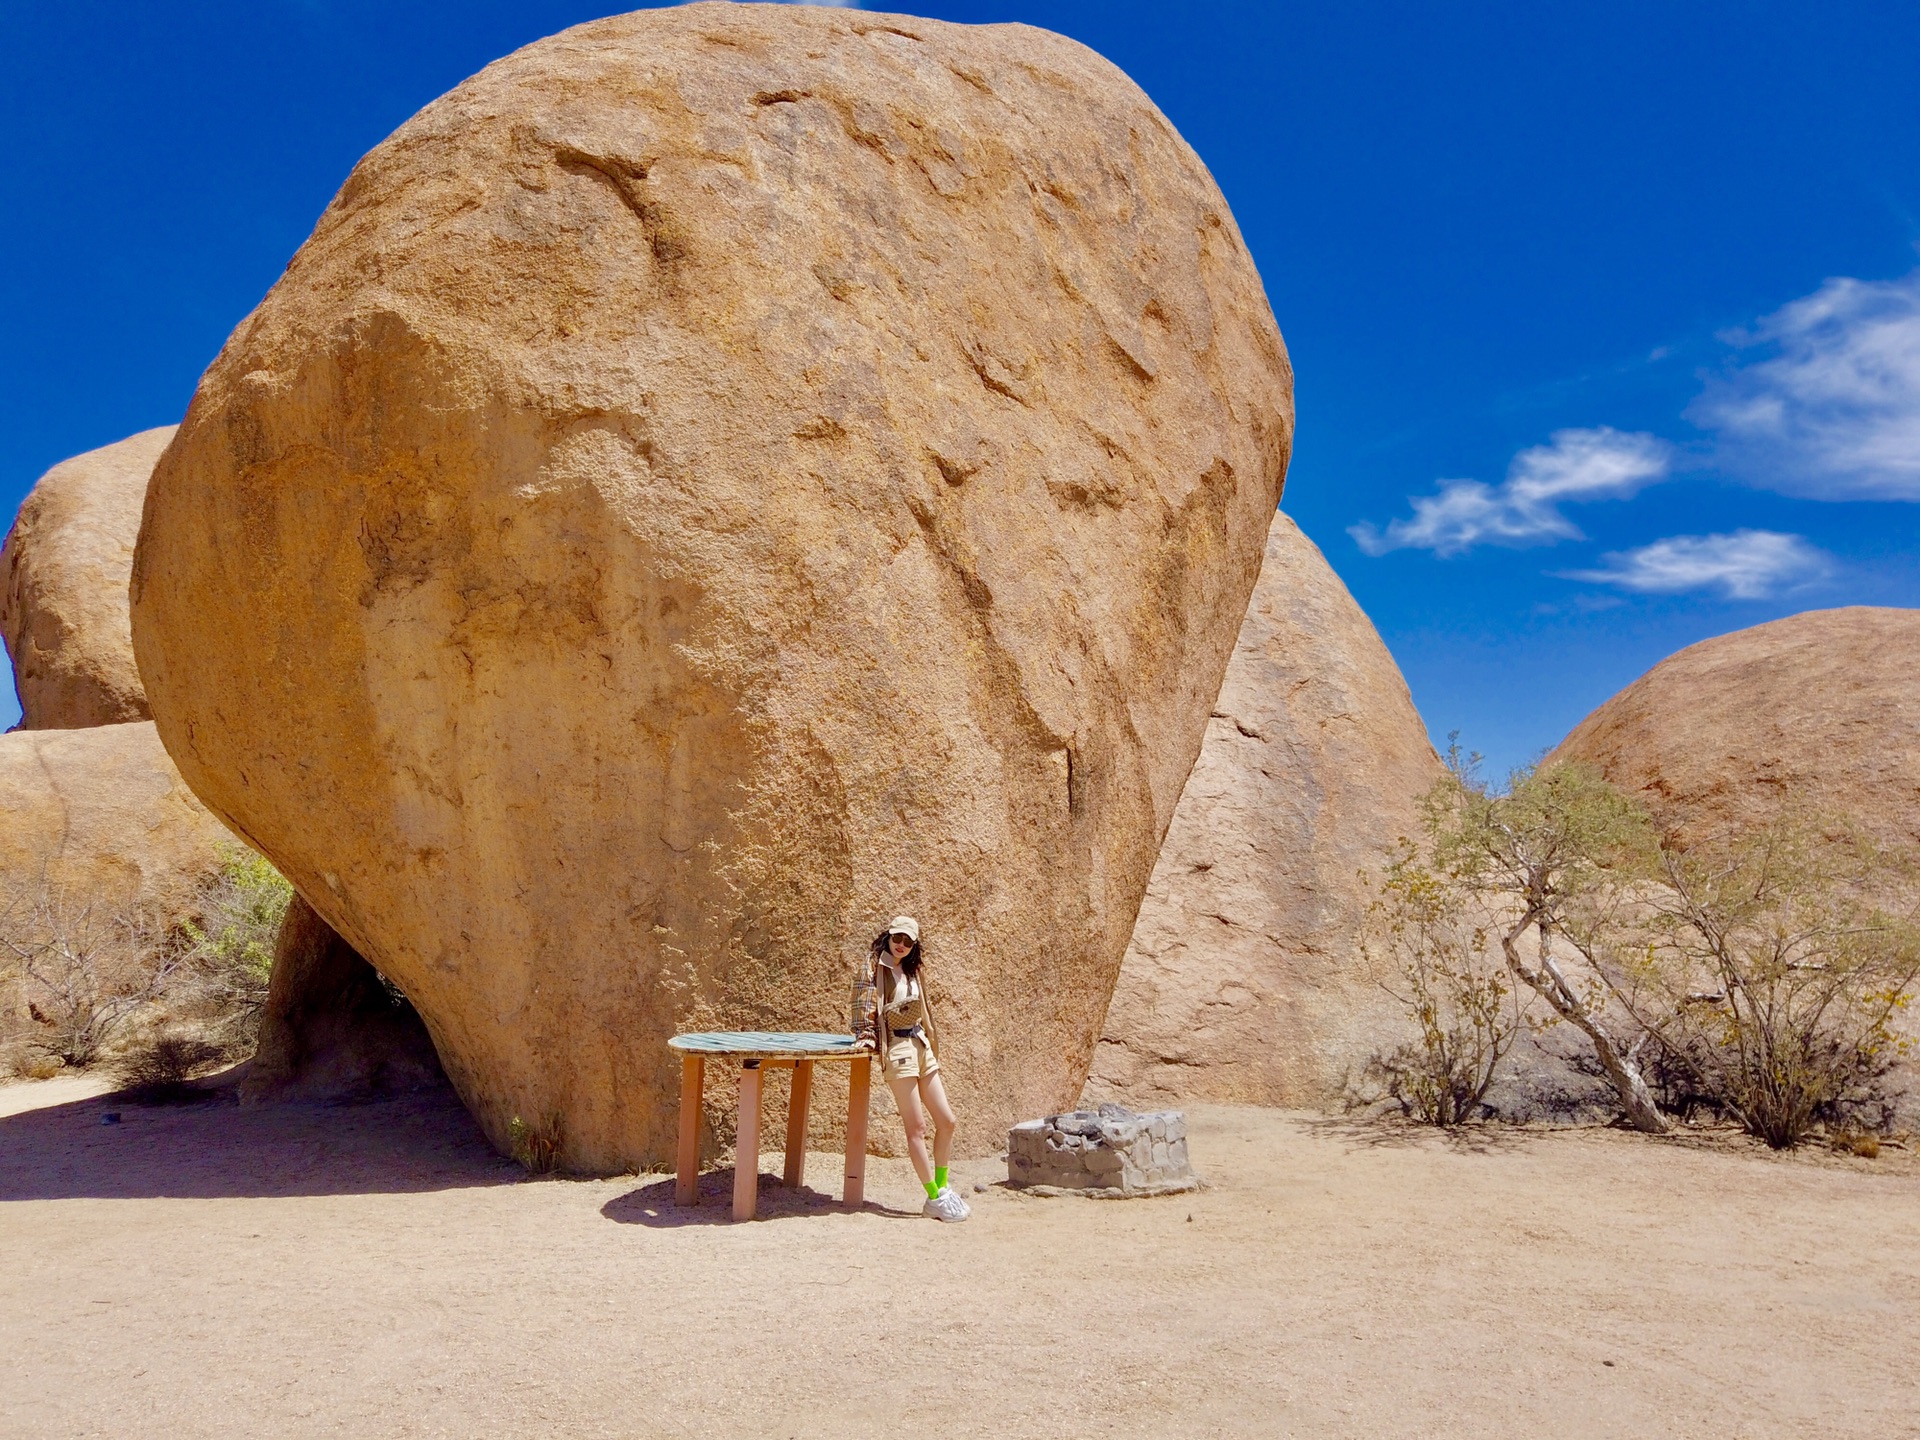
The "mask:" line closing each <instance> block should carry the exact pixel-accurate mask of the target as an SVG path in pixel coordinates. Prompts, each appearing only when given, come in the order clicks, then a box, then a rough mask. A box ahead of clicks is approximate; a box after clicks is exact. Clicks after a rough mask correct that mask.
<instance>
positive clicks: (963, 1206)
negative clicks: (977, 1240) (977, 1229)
mask: <svg viewBox="0 0 1920 1440" xmlns="http://www.w3.org/2000/svg"><path fill="white" fill-rule="evenodd" d="M920 1213H921V1214H922V1215H925V1216H926V1217H927V1218H928V1219H930V1220H964V1219H966V1218H967V1217H968V1216H969V1215H971V1214H972V1213H973V1210H972V1208H971V1207H970V1206H968V1204H967V1202H966V1201H964V1200H962V1199H961V1198H960V1197H959V1196H958V1195H956V1194H955V1193H954V1191H953V1187H952V1186H951V1185H949V1186H947V1187H946V1189H944V1190H942V1191H941V1192H940V1193H939V1194H938V1195H934V1196H931V1197H929V1198H928V1200H927V1203H926V1206H925V1208H924V1209H922V1210H921V1212H920Z"/></svg>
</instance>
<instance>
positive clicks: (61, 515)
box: [0, 425, 174, 730]
mask: <svg viewBox="0 0 1920 1440" xmlns="http://www.w3.org/2000/svg"><path fill="white" fill-rule="evenodd" d="M173 431H174V427H173V426H171V425H164V426H162V427H160V428H159V429H157V430H143V431H141V432H140V433H139V434H138V435H134V436H131V437H129V438H128V439H125V440H122V441H120V442H119V443H118V444H115V445H106V446H102V447H101V448H100V449H98V450H89V451H88V452H87V453H86V454H84V455H76V456H74V457H73V459H71V460H63V461H61V462H60V463H59V464H58V465H56V466H54V467H53V468H52V469H51V470H49V471H47V473H46V474H45V475H42V476H41V477H40V480H39V483H38V484H36V485H35V486H34V487H33V490H32V492H31V493H29V494H28V496H27V498H26V500H25V501H24V502H23V503H22V504H21V506H20V514H19V515H18V517H17V518H16V519H15V520H14V522H13V529H12V531H11V532H10V533H9V534H8V536H7V541H6V545H5V547H4V548H0V638H4V639H5V641H6V646H7V653H8V655H9V656H11V657H12V660H13V676H14V688H15V690H16V691H17V692H18V693H19V697H20V710H21V719H20V726H21V728H22V729H25V730H74V729H80V728H82V727H85V726H90V725H117V724H120V723H122V722H125V721H130V720H145V719H146V718H147V700H146V693H145V692H144V691H143V690H142V689H141V688H140V674H139V671H138V670H137V669H136V668H135V666H134V661H133V637H132V635H131V633H130V631H129V627H128V621H127V578H128V575H129V574H130V573H131V571H132V569H133V545H134V541H135V540H136V539H137V538H138V537H139V534H140V507H141V503H142V502H143V501H144V500H145V498H146V493H147V477H148V476H150V475H151V474H152V473H153V464H154V461H156V460H158V459H159V458H160V452H161V451H163V450H165V449H166V448H167V442H168V441H169V440H171V439H172V438H173Z"/></svg>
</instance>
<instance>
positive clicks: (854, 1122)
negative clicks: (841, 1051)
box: [841, 1055, 873, 1210]
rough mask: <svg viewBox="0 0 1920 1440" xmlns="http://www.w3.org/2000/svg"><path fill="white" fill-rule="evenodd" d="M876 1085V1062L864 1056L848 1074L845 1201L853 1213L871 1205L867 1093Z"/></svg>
mask: <svg viewBox="0 0 1920 1440" xmlns="http://www.w3.org/2000/svg"><path fill="white" fill-rule="evenodd" d="M872 1084H873V1061H872V1060H871V1059H869V1058H868V1057H867V1056H864V1055H863V1056H861V1057H860V1058H859V1059H857V1060H855V1061H854V1062H853V1064H852V1066H851V1067H849V1070H848V1074H847V1174H846V1182H847V1188H846V1189H845V1190H844V1191H842V1192H841V1201H842V1203H843V1204H844V1205H846V1207H847V1208H848V1209H849V1210H858V1209H859V1208H860V1207H861V1206H862V1205H864V1204H866V1202H867V1092H868V1090H869V1089H871V1087H872Z"/></svg>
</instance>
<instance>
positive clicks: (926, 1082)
mask: <svg viewBox="0 0 1920 1440" xmlns="http://www.w3.org/2000/svg"><path fill="white" fill-rule="evenodd" d="M920 1098H921V1099H923V1100H925V1101H926V1102H927V1113H928V1114H929V1115H931V1116H932V1117H933V1163H934V1164H935V1165H938V1166H940V1167H941V1168H942V1169H944V1168H945V1167H946V1164H947V1161H948V1160H950V1159H952V1158H953V1131H954V1125H955V1122H954V1118H953V1106H951V1105H949V1104H948V1103H947V1087H946V1086H944V1085H942V1084H941V1083H940V1077H939V1076H938V1075H922V1076H921V1077H920ZM920 1178H921V1179H922V1180H930V1179H932V1178H933V1177H932V1176H930V1175H922V1176H921V1177H920Z"/></svg>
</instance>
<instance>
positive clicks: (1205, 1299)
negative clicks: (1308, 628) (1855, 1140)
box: [0, 1082, 1920, 1440]
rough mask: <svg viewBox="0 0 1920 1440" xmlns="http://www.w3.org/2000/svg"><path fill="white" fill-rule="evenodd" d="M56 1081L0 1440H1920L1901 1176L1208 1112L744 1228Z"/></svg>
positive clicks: (8, 1326) (322, 1113) (286, 1117)
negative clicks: (1545, 1438)
mask: <svg viewBox="0 0 1920 1440" xmlns="http://www.w3.org/2000/svg"><path fill="white" fill-rule="evenodd" d="M59 1083H61V1082H47V1086H45V1087H32V1088H33V1089H34V1090H36V1091H37V1097H36V1096H35V1095H29V1096H27V1097H26V1099H25V1100H23V1099H22V1096H21V1095H20V1093H19V1091H18V1089H15V1088H9V1090H6V1091H0V1102H4V1103H0V1256H4V1257H5V1260H4V1266H0V1353H4V1354H5V1355H6V1357H7V1382H6V1384H5V1386H4V1388H0V1434H5V1435H27V1434H32V1435H60V1436H68V1435H71V1436H81V1435H114V1436H146V1435H156V1436H157V1435H167V1436H179V1435H196V1436H229V1435H231V1436H257V1435H269V1434H270V1435H276V1436H321V1435H356V1436H359V1435H365V1436H416V1435H417V1436H440V1435H445V1436H462V1437H466V1436H494V1435H502V1436H504V1435H536V1434H537V1435H567V1436H574V1435H579V1436H635V1437H641V1436H644V1437H654V1436H682V1435H685V1436H694V1435H698V1436H733V1435H739V1436H749V1435H753V1436H762V1435H764V1436H793V1437H799V1436H848V1435H883V1434H884V1435H889V1436H921V1437H940V1440H944V1437H948V1436H972V1435H988V1434H992V1435H1019V1436H1027V1435H1032V1436H1058V1435H1128V1436H1133V1435H1166V1436H1194V1435H1210V1434H1231V1435H1263V1436H1268V1435H1270V1436H1294V1435H1298V1436H1403V1435H1404V1436H1452V1435H1461V1436H1467V1435H1472V1436H1508V1435H1511V1436H1521V1435H1536V1434H1553V1435H1555V1436H1563V1437H1571V1436H1589V1435H1590V1436H1619V1435H1627V1434H1645V1435H1661V1436H1696V1435H1697V1436H1714V1437H1717V1440H1735V1437H1760V1436H1789V1435H1791V1436H1817V1435H1833V1436H1849V1437H1861V1436H1879V1435H1885V1436H1894V1435H1902V1436H1911V1435H1913V1434H1915V1433H1916V1429H1917V1428H1920V1420H1916V1418H1915V1416H1916V1413H1920V1411H1917V1410H1916V1402H1917V1401H1920V1380H1916V1376H1915V1369H1914V1352H1915V1348H1916V1342H1920V1176H1916V1169H1917V1168H1920V1167H1916V1166H1915V1164H1914V1163H1913V1161H1912V1158H1911V1157H1904V1158H1903V1157H1901V1156H1898V1155H1894V1156H1890V1157H1889V1159H1888V1160H1883V1161H1880V1162H1867V1161H1856V1160H1851V1159H1849V1160H1846V1161H1841V1160H1837V1159H1835V1160H1821V1161H1811V1162H1810V1161H1807V1160H1801V1159H1786V1160H1783V1159H1780V1158H1777V1157H1773V1156H1770V1155H1768V1154H1766V1153H1765V1152H1760V1151H1755V1150H1753V1149H1750V1148H1747V1147H1745V1146H1744V1145H1728V1146H1722V1147H1721V1148H1719V1149H1715V1148H1710V1147H1709V1148H1703V1147H1700V1146H1687V1145H1678V1144H1667V1143H1662V1142H1657V1141H1648V1140H1645V1139H1642V1138H1640V1137H1637V1136H1632V1135H1626V1134H1621V1133H1616V1132H1612V1131H1604V1130H1589V1131H1576V1132H1554V1133H1534V1132H1522V1133H1517V1134H1516V1133H1512V1132H1498V1131H1494V1132H1487V1133H1485V1134H1483V1135H1480V1136H1478V1137H1476V1138H1474V1139H1472V1140H1469V1141H1468V1142H1466V1143H1448V1142H1446V1141H1443V1140H1442V1139H1440V1138H1439V1137H1436V1136H1433V1135H1430V1134H1424V1133H1413V1132H1406V1131H1396V1130H1391V1129H1378V1128H1376V1129H1367V1128H1363V1127H1356V1126H1350V1125H1346V1124H1341V1123H1337V1122H1331V1121H1326V1120H1322V1119H1318V1118H1315V1117H1311V1116H1302V1115H1292V1114H1283V1113H1278V1112H1273V1111H1262V1110H1246V1109H1226V1108H1205V1109H1196V1110H1195V1111H1194V1112H1193V1116H1192V1120H1193V1125H1192V1148H1193V1152H1194V1155H1195V1159H1196V1163H1197V1164H1198V1165H1199V1166H1200V1168H1201V1169H1202V1170H1203V1171H1204V1172H1205V1173H1206V1174H1207V1176H1208V1177H1209V1179H1210V1180H1211V1181H1212V1182H1213V1187H1214V1188H1212V1189H1210V1190H1207V1191H1205V1192H1203V1193H1200V1194H1198V1195H1193V1196H1181V1197H1176V1198H1172V1199H1163V1200H1153V1201H1136V1202H1121V1203H1116V1202H1098V1201H1074V1200H1041V1199H1037V1198H1033V1197H1027V1196H1021V1195H1017V1194H1014V1193H1010V1192H1007V1191H1005V1190H1003V1189H996V1190H990V1191H988V1192H986V1193H983V1194H975V1195H972V1197H971V1198H972V1200H973V1202H974V1205H975V1211H976V1216H975V1219H974V1220H973V1221H972V1222H971V1223H969V1224H966V1225H957V1226H941V1225H937V1224H934V1223H933V1222H931V1221H927V1220H923V1219H921V1218H920V1217H919V1215H918V1213H917V1208H918V1207H917V1206H916V1205H914V1204H913V1189H912V1187H911V1184H910V1181H909V1178H908V1176H907V1173H906V1171H905V1169H904V1166H903V1165H902V1164H901V1163H900V1162H898V1161H884V1160H876V1161H875V1162H873V1165H874V1173H873V1175H872V1178H871V1180H870V1184H869V1193H870V1194H872V1195H874V1196H875V1197H877V1200H878V1202H879V1203H874V1204H870V1205H869V1206H868V1208H867V1210H866V1211H865V1212H864V1213H862V1214H857V1215H850V1214H844V1213H840V1212H838V1211H836V1210H835V1209H834V1208H833V1207H832V1206H831V1205H830V1204H829V1203H828V1199H827V1197H826V1196H825V1195H821V1194H818V1193H813V1192H802V1193H800V1194H798V1195H793V1194H790V1193H788V1192H785V1191H782V1190H779V1189H777V1188H772V1187H771V1182H770V1181H769V1182H767V1183H768V1184H769V1187H770V1188H768V1189H767V1190H766V1192H765V1199H764V1207H763V1208H764V1216H765V1218H763V1219H762V1220H760V1221H759V1222H757V1223H755V1224H751V1225H743V1226H735V1225H731V1224H727V1223H723V1222H722V1216H723V1215H724V1213H725V1207H724V1205H723V1204H721V1203H718V1202H719V1199H720V1197H721V1196H722V1195H723V1194H724V1193H725V1192H726V1191H727V1189H728V1186H729V1184H730V1177H729V1176H728V1175H727V1174H726V1173H725V1172H722V1173H720V1174H716V1175H711V1176H709V1177H708V1178H707V1189H708V1191H709V1193H710V1194H711V1195H712V1196H713V1197H714V1199H715V1202H716V1203H714V1204H713V1205H712V1206H711V1207H710V1208H703V1209H701V1210H697V1211H691V1212H689V1211H677V1210H674V1209H673V1208H672V1207H671V1205H670V1204H669V1203H668V1201H669V1200H670V1198H671V1181H670V1180H662V1179H660V1178H658V1177H638V1178H627V1179H620V1180H608V1181H534V1180H527V1179H524V1178H522V1177H521V1176H520V1174H519V1172H518V1171H517V1170H515V1169H514V1168H513V1167H511V1166H510V1165H507V1164H505V1163H502V1162H501V1161H499V1160H498V1159H497V1158H495V1157H494V1156H493V1155H492V1154H491V1153H490V1152H489V1151H488V1150H486V1148H485V1147H484V1146H483V1145H482V1144H481V1142H480V1141H479V1139H478V1137H477V1135H476V1133H475V1132H474V1130H473V1127H472V1125H471V1123H470V1122H469V1121H468V1120H467V1118H466V1116H465V1115H464V1114H463V1113H462V1112H461V1111H460V1110H459V1108H458V1107H457V1106H456V1105H454V1104H453V1103H451V1101H450V1100H448V1099H447V1098H445V1097H439V1096H435V1097H428V1098H424V1099H416V1100H409V1101H404V1102H392V1103H387V1104H380V1105H372V1106H366V1107H359V1108H346V1109H339V1108H336V1109H325V1108H318V1107H277V1108H273V1109H266V1110H253V1111H243V1110H240V1109H238V1108H236V1107H233V1106H232V1105H230V1104H226V1103H219V1104H207V1105H200V1106H190V1107H183V1108H172V1109H141V1108H138V1107H135V1106H132V1105H129V1104H126V1103H125V1102H124V1101H116V1100H114V1099H112V1098H111V1097H105V1098H102V1097H89V1096H86V1095H85V1094H84V1093H81V1092H77V1091H75V1090H72V1089H69V1090H67V1091H65V1092H62V1091H60V1090H58V1089H57V1088H51V1089H50V1088H48V1087H57V1085H58V1084H59ZM35 1098H52V1099H53V1100H55V1101H57V1102H59V1103H54V1104H50V1105H48V1104H41V1105H40V1107H39V1108H31V1109H27V1108H22V1107H23V1105H25V1104H26V1103H27V1102H28V1101H31V1100H34V1099H35ZM9 1109H11V1110H13V1111H14V1112H15V1113H11V1114H8V1113H6V1112H7V1111H8V1110H9ZM108 1110H115V1111H118V1112H119V1113H120V1114H121V1115H122V1117H123V1119H122V1123H120V1124H118V1125H103V1124H102V1123H101V1116H102V1114H103V1113H104V1112H106V1111H108ZM810 1163H811V1168H810V1173H811V1174H812V1175H813V1176H815V1177H816V1178H817V1179H818V1180H819V1182H820V1183H822V1184H823V1185H825V1184H827V1183H830V1182H832V1181H833V1180H834V1179H835V1178H836V1177H837V1172H838V1166H837V1164H836V1163H835V1160H834V1157H831V1156H825V1155H821V1156H815V1157H813V1159H812V1161H811V1162H810ZM764 1168H767V1169H774V1168H777V1162H776V1161H775V1159H774V1157H772V1156H768V1157H767V1159H766V1161H765V1165H764ZM996 1169H997V1167H995V1166H994V1165H992V1164H991V1163H989V1162H979V1163H976V1164H973V1165H970V1166H966V1167H962V1168H961V1172H960V1173H961V1176H962V1178H963V1179H964V1180H965V1181H967V1182H969V1183H971V1182H972V1181H974V1180H976V1179H978V1180H984V1179H987V1178H990V1177H992V1176H994V1174H995V1171H996Z"/></svg>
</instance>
